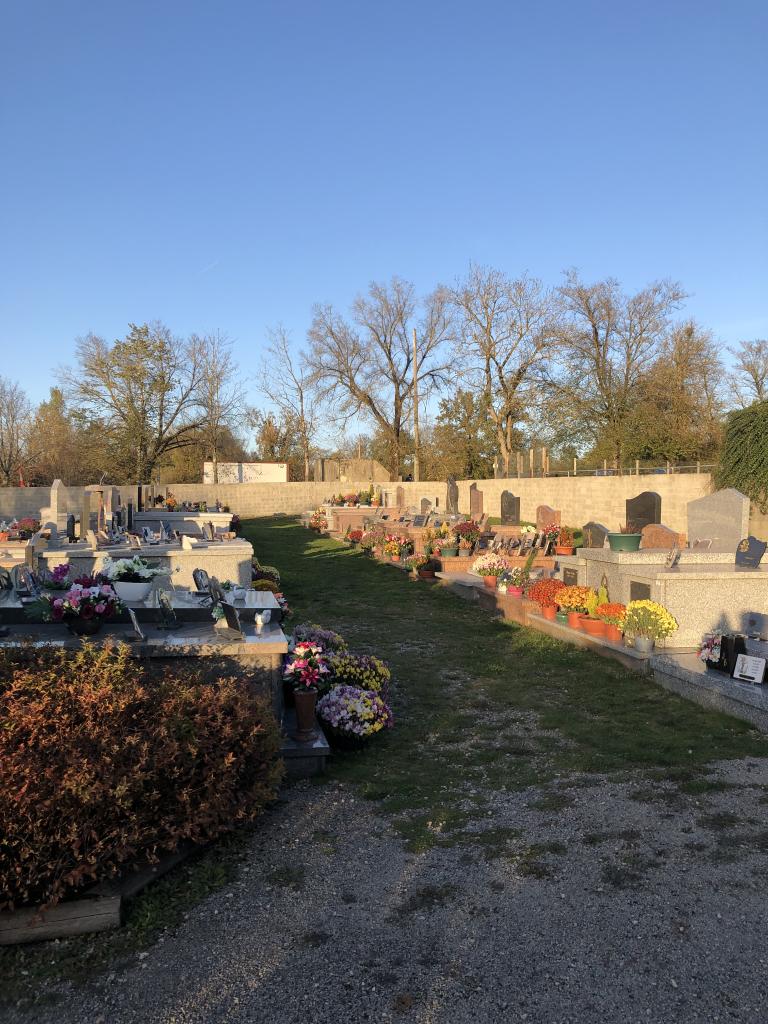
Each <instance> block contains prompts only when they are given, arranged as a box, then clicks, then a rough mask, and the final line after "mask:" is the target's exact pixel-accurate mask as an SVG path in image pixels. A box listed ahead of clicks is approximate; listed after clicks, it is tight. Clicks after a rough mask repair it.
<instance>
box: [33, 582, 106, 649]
mask: <svg viewBox="0 0 768 1024" xmlns="http://www.w3.org/2000/svg"><path fill="white" fill-rule="evenodd" d="M120 610H121V606H120V601H119V600H118V597H117V594H116V593H115V591H114V589H113V587H111V586H110V585H109V584H107V583H99V582H98V580H96V579H94V578H93V577H91V576H80V577H78V579H76V580H75V582H74V583H73V584H72V586H71V587H70V588H69V590H67V591H66V593H64V594H63V595H62V596H61V597H55V596H53V595H51V594H44V595H43V596H42V597H39V598H38V599H37V600H36V601H33V602H32V603H31V604H30V605H28V607H27V615H28V616H29V617H30V618H31V619H34V620H35V621H38V622H39V621H40V620H42V621H43V622H63V623H64V624H65V625H66V627H67V629H68V630H69V631H70V633H74V634H75V635H76V636H94V635H95V634H96V633H98V632H99V630H100V629H101V627H102V626H103V625H104V623H105V622H106V621H107V619H111V618H113V617H114V616H115V615H116V614H117V613H118V612H119V611H120Z"/></svg>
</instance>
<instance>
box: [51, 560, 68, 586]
mask: <svg viewBox="0 0 768 1024" xmlns="http://www.w3.org/2000/svg"><path fill="white" fill-rule="evenodd" d="M71 571H72V566H71V565H67V563H66V562H63V563H62V564H61V565H54V567H53V569H51V571H50V572H49V573H48V578H47V579H46V581H45V587H46V589H47V590H69V588H70V586H71V585H72V581H71V580H70V578H69V574H70V572H71Z"/></svg>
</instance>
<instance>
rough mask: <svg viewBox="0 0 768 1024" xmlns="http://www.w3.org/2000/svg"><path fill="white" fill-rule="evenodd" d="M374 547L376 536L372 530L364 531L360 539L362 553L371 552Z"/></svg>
mask: <svg viewBox="0 0 768 1024" xmlns="http://www.w3.org/2000/svg"><path fill="white" fill-rule="evenodd" d="M375 546H376V535H375V534H374V533H373V531H372V530H365V531H364V532H363V535H362V536H361V538H360V547H361V548H362V550H363V551H373V549H374V547H375Z"/></svg>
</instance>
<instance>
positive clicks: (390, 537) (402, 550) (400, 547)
mask: <svg viewBox="0 0 768 1024" xmlns="http://www.w3.org/2000/svg"><path fill="white" fill-rule="evenodd" d="M410 549H411V542H410V540H409V539H408V537H400V536H398V535H397V534H396V533H388V534H387V536H386V538H385V540H384V554H385V555H389V557H390V558H400V556H401V555H407V554H408V552H409V551H410Z"/></svg>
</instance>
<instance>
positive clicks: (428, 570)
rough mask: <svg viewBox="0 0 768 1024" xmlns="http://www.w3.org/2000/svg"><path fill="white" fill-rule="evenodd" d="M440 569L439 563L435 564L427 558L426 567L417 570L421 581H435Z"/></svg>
mask: <svg viewBox="0 0 768 1024" xmlns="http://www.w3.org/2000/svg"><path fill="white" fill-rule="evenodd" d="M438 568H439V566H438V564H437V562H435V561H434V559H432V558H430V557H427V560H426V562H425V563H424V565H422V566H421V568H420V569H418V570H417V571H418V575H419V579H421V580H433V579H434V578H435V572H436V571H437V569H438Z"/></svg>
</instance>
